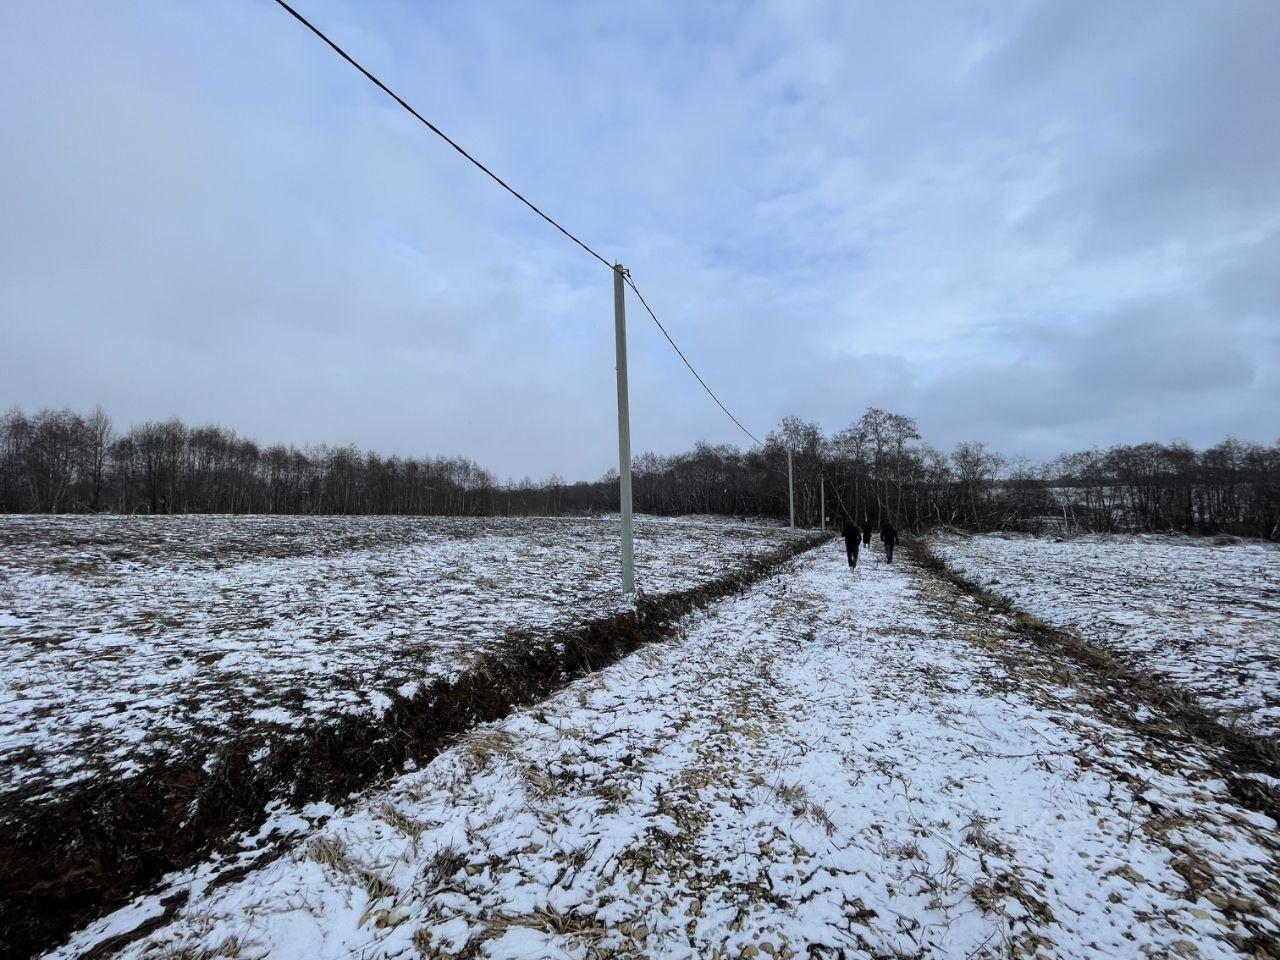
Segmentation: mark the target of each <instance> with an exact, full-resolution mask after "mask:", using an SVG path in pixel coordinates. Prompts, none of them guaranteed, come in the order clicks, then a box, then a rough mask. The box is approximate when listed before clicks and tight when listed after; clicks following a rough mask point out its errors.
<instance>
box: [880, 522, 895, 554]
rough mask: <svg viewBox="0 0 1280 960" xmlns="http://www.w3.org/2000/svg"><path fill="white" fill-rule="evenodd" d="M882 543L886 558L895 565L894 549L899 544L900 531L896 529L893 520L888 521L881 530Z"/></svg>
mask: <svg viewBox="0 0 1280 960" xmlns="http://www.w3.org/2000/svg"><path fill="white" fill-rule="evenodd" d="M880 542H881V543H883V544H884V558H885V559H886V560H888V561H889V562H890V563H893V547H894V545H895V544H896V543H897V542H898V531H897V530H895V529H894V527H893V522H892V521H891V520H886V521H885V522H884V526H882V527H881V528H880Z"/></svg>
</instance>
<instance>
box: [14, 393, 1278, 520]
mask: <svg viewBox="0 0 1280 960" xmlns="http://www.w3.org/2000/svg"><path fill="white" fill-rule="evenodd" d="M788 451H790V453H791V471H792V476H793V478H794V484H795V515H796V522H797V524H799V525H801V526H808V527H816V526H818V525H819V524H820V523H821V522H822V520H823V510H824V509H825V517H826V521H827V522H828V523H833V524H840V523H842V522H843V521H844V520H845V519H846V518H852V519H853V520H855V521H856V522H858V523H859V524H860V525H861V524H871V525H873V526H878V525H879V524H880V523H882V522H883V521H884V520H886V519H890V518H892V520H893V521H894V523H895V524H897V525H898V526H899V527H900V528H902V529H908V530H910V529H921V528H925V527H930V526H937V525H957V526H966V527H972V528H975V529H985V530H997V529H1005V530H1033V531H1043V530H1045V529H1077V530H1100V531H1124V530H1128V531H1160V530H1181V531H1186V532H1201V533H1233V534H1239V535H1245V536H1259V537H1267V538H1269V539H1278V538H1280V444H1274V445H1272V446H1261V445H1258V444H1252V443H1245V442H1242V441H1239V440H1233V439H1227V440H1224V441H1222V442H1221V443H1219V444H1217V445H1215V446H1213V447H1210V448H1208V449H1205V450H1196V449H1193V448H1192V447H1190V446H1188V445H1186V444H1180V443H1175V444H1159V443H1144V444H1137V445H1120V446H1115V447H1111V448H1110V449H1108V450H1089V451H1083V452H1078V453H1071V454H1064V455H1063V456H1060V457H1058V458H1056V459H1055V460H1053V461H1051V462H1049V463H1046V464H1040V465H1036V464H1032V463H1030V462H1028V461H1027V460H1025V459H1023V458H1014V459H1008V458H1005V457H1003V456H1001V455H1000V454H998V453H996V452H995V451H993V450H991V449H989V448H988V447H987V446H986V445H985V444H982V443H977V442H974V443H960V444H958V445H956V447H955V448H954V449H952V450H950V451H945V452H944V451H940V450H937V449H935V448H933V447H931V446H929V445H928V444H926V443H924V442H923V439H922V438H921V436H920V431H919V429H918V427H917V425H916V422H915V421H914V420H912V419H911V418H910V417H905V416H902V415H900V414H895V413H890V412H888V411H885V410H879V409H876V408H871V409H869V410H867V411H866V413H864V414H863V415H862V416H861V417H859V418H858V419H857V420H856V421H854V422H853V423H851V424H849V426H847V427H845V428H844V429H842V430H838V431H836V432H835V433H832V434H830V435H826V434H824V433H823V431H822V430H821V429H820V428H819V427H818V425H817V424H814V423H808V422H805V421H803V420H800V419H798V418H795V417H787V418H785V419H784V420H783V421H782V423H781V424H780V425H779V426H778V428H777V429H775V430H774V431H772V432H771V433H769V434H768V436H767V437H766V439H765V443H764V444H763V445H762V446H761V447H760V448H759V449H753V450H747V451H742V450H739V449H737V448H736V447H732V446H713V445H711V444H706V443H700V444H698V445H697V446H696V447H695V448H694V449H693V450H690V451H687V452H685V453H678V454H674V455H660V454H655V453H645V454H642V455H640V456H639V457H637V458H636V459H635V461H634V463H633V466H632V472H633V493H634V503H635V507H636V509H637V510H638V511H640V512H643V513H652V514H659V515H679V514H689V513H703V514H723V515H730V516H750V517H769V518H775V519H782V520H786V519H787V518H788V517H789V512H790V505H789V501H788V495H787V490H788V482H787V470H788V465H787V453H788ZM617 509H618V488H617V474H616V472H610V473H609V474H606V475H605V476H604V477H602V478H600V479H599V480H595V481H585V482H578V483H565V482H564V481H563V480H562V479H560V478H559V477H554V476H553V477H551V478H550V479H547V480H543V481H539V482H533V481H530V480H527V479H526V480H523V481H520V482H518V483H510V482H508V483H499V482H498V481H497V480H496V478H495V477H494V476H493V474H491V473H490V472H489V471H487V470H485V469H483V468H482V467H480V466H479V465H477V464H475V463H473V462H472V461H470V460H468V459H465V458H462V457H423V458H412V457H395V456H392V457H381V456H379V455H377V454H375V453H370V452H362V451H360V450H358V449H357V448H355V447H352V446H342V447H327V446H320V447H305V448H299V447H294V446H286V445H279V444H277V445H271V446H262V445H259V444H257V443H255V442H254V441H252V440H249V439H246V438H243V437H240V436H238V435H237V434H236V433H235V432H234V431H231V430H228V429H226V428H224V427H218V426H201V427H189V426H187V425H185V424H183V423H182V422H180V421H178V420H167V421H150V422H147V423H142V424H139V425H136V426H134V427H132V428H130V429H129V430H128V431H126V432H124V433H117V432H116V430H115V429H114V427H113V425H112V423H111V421H110V419H109V418H108V417H107V416H106V415H105V414H104V413H103V412H102V411H101V410H96V411H94V412H93V413H92V414H89V415H87V416H85V415H81V414H78V413H75V412H72V411H70V410H60V411H55V410H46V411H41V412H39V413H36V414H32V415H30V416H28V415H26V414H24V413H22V412H21V411H17V410H14V411H11V412H9V413H7V414H4V415H3V416H0V511H3V512H36V513H80V512H102V511H109V512H115V513H152V514H163V513H277V514H406V515H417V516H425V515H442V516H499V515H542V514H561V513H602V512H610V511H616V510H617Z"/></svg>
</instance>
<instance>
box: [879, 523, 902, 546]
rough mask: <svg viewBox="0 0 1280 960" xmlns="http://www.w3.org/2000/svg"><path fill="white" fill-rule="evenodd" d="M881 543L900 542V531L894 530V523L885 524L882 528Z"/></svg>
mask: <svg viewBox="0 0 1280 960" xmlns="http://www.w3.org/2000/svg"><path fill="white" fill-rule="evenodd" d="M880 542H881V543H897V542H898V531H897V530H895V529H894V528H893V524H892V523H885V525H884V526H883V527H881V528H880Z"/></svg>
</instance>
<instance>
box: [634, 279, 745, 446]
mask: <svg viewBox="0 0 1280 960" xmlns="http://www.w3.org/2000/svg"><path fill="white" fill-rule="evenodd" d="M626 281H627V286H629V287H630V288H631V289H632V290H633V291H634V292H635V295H636V296H637V297H638V298H639V299H640V305H641V306H642V307H644V308H645V310H646V311H647V312H648V314H649V316H651V317H653V322H654V323H656V324H657V325H658V329H659V330H661V331H662V335H663V336H664V337H666V338H667V343H669V344H671V349H672V350H674V351H675V352H676V353H677V354H679V356H680V359H681V360H683V361H684V365H685V366H686V367H688V368H689V372H690V373H692V374H693V375H694V377H696V378H697V380H698V382H699V383H700V384H702V389H703V390H705V391H707V396H709V397H710V398H711V399H712V400H714V401H715V402H716V406H718V407H719V408H720V409H721V410H723V411H724V415H725V416H726V417H728V418H729V419H730V420H732V421H733V422H734V423H736V424H737V425H738V429H739V430H741V431H742V432H743V433H745V434H746V435H747V436H748V437H750V438H751V439H752V440H754V441H755V442H756V446H759V447H763V446H764V444H763V443H761V442H760V440H759V438H758V437H757V436H756V435H755V434H754V433H752V432H751V431H750V430H748V429H747V428H746V427H744V426H743V425H742V421H741V420H739V419H738V418H737V417H735V416H734V415H733V414H732V413H730V412H729V408H728V407H726V406H725V405H724V404H723V403H721V402H720V398H719V397H717V396H716V395H715V391H713V390H712V389H711V388H710V387H708V386H707V381H705V380H703V379H702V376H701V375H700V374H699V373H698V371H697V370H695V369H693V364H692V363H690V362H689V358H688V357H686V356H685V355H684V351H683V350H681V349H680V348H679V347H678V346H676V342H675V341H674V340H672V339H671V334H669V333H667V328H666V327H664V326H663V325H662V321H661V320H659V319H658V315H657V314H656V313H654V312H653V308H652V307H650V306H649V304H648V303H647V302H646V301H645V299H644V294H642V293H641V292H640V289H639V288H638V287H637V286H636V285H635V283H634V282H633V281H632V279H631V277H630V276H627V277H626Z"/></svg>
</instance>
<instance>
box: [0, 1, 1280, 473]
mask: <svg viewBox="0 0 1280 960" xmlns="http://www.w3.org/2000/svg"><path fill="white" fill-rule="evenodd" d="M308 12H309V13H311V14H312V15H313V16H314V18H315V19H316V20H317V21H318V22H320V23H321V24H323V25H324V26H325V27H327V28H329V29H331V30H332V31H333V33H334V34H335V35H337V36H339V37H340V38H341V39H342V41H343V42H344V43H346V44H347V45H348V46H349V47H350V49H352V51H353V52H355V53H356V54H357V55H358V56H361V57H363V58H365V59H367V60H368V61H369V63H370V64H371V65H373V66H374V67H375V71H376V72H378V73H380V74H381V75H382V76H383V77H384V79H386V80H388V81H389V82H390V83H392V85H394V86H396V87H397V88H399V89H401V90H402V91H403V92H404V93H405V94H406V95H407V96H408V97H409V99H410V100H411V101H413V102H414V103H416V104H418V105H419V106H420V107H421V108H422V109H423V111H424V112H425V113H427V114H428V115H429V116H431V117H432V118H433V119H435V120H436V121H437V122H439V123H440V124H441V125H442V126H443V127H444V128H445V129H446V130H449V131H450V132H451V133H452V134H454V135H455V136H456V137H457V138H458V139H459V140H461V141H462V142H464V143H466V144H468V145H469V146H470V147H471V148H472V149H474V151H475V152H476V153H477V154H478V155H480V156H481V157H482V158H484V159H485V160H486V162H489V163H491V164H492V165H493V167H494V168H495V169H498V170H500V171H502V172H503V173H504V174H505V175H507V176H509V177H510V178H511V180H512V181H513V182H514V183H515V184H516V185H517V186H519V187H520V188H521V189H523V190H526V191H527V192H528V193H529V194H530V195H531V196H532V197H534V198H535V199H536V200H537V202H539V203H540V204H543V205H544V206H545V207H546V208H547V209H549V210H552V211H554V212H555V215H556V216H558V217H560V218H562V219H563V220H564V221H565V222H566V223H567V224H569V225H570V226H571V228H572V229H574V230H575V231H577V232H579V233H580V234H581V235H583V236H584V237H586V238H587V239H588V240H589V241H590V242H592V243H593V244H595V245H597V246H598V247H599V248H600V249H601V250H602V251H603V252H604V253H605V254H606V255H607V256H616V257H619V258H620V259H622V260H623V261H624V262H625V263H627V264H628V265H629V266H630V267H631V268H632V269H633V271H634V273H635V276H636V278H637V280H638V282H639V283H640V284H641V286H642V289H644V290H645V292H646V296H647V297H648V298H649V299H650V302H651V303H652V304H653V306H654V307H655V309H658V310H659V311H660V313H661V315H662V316H663V317H664V320H665V321H666V322H667V323H668V325H669V327H670V329H672V330H673V332H674V333H675V334H676V335H677V336H678V338H679V339H680V341H681V343H682V345H684V346H685V347H686V349H687V351H688V352H689V354H690V355H691V356H692V357H693V358H694V359H695V362H697V363H698V365H699V367H700V368H701V369H702V371H703V372H704V374H705V375H706V376H707V378H708V380H709V381H710V382H711V383H712V384H713V385H714V386H715V387H716V388H717V390H718V391H719V392H720V393H721V395H722V396H723V397H724V399H725V400H726V401H727V402H729V403H730V405H731V406H732V407H733V408H734V409H735V411H736V412H738V413H739V414H740V415H741V416H742V417H743V418H744V419H745V420H746V421H747V422H748V424H749V425H750V426H751V427H752V428H753V429H754V430H755V431H756V432H757V433H763V432H765V431H767V430H768V429H769V428H770V427H771V426H772V425H773V424H774V423H776V421H777V420H778V419H779V418H780V417H781V416H782V415H784V414H787V413H795V414H798V415H800V416H804V417H807V418H810V419H814V420H817V421H819V422H820V423H822V424H823V425H824V426H827V427H829V428H831V429H835V428H838V427H839V426H840V425H842V424H843V423H846V422H848V421H849V420H852V419H854V418H855V417H856V416H857V415H858V414H859V413H860V412H861V410H862V409H863V408H864V407H865V406H866V405H867V404H870V403H875V404H877V405H881V406H886V407H889V408H891V409H896V410H900V411H901V412H904V413H907V414H910V415H913V416H916V417H917V418H918V419H919V420H920V422H921V426H922V428H923V429H924V430H925V432H926V434H927V436H928V437H929V439H931V440H932V441H934V442H936V443H938V444H939V445H943V446H949V445H950V444H952V443H954V442H955V441H956V440H959V439H983V440H986V441H988V442H989V443H991V444H992V445H994V446H996V447H999V448H1002V449H1005V450H1008V451H1009V452H1026V453H1028V454H1031V455H1033V456H1050V455H1052V454H1054V453H1056V452H1059V451H1060V450H1061V449H1065V448H1067V447H1073V446H1087V445H1093V444H1108V443H1112V442H1116V441H1121V440H1126V441H1128V440H1140V439H1148V438H1153V439H1169V438H1172V437H1175V436H1180V437H1184V438H1186V439H1188V440H1190V441H1192V442H1199V443H1204V442H1212V441H1213V440H1215V439H1217V438H1218V437H1220V436H1221V435H1223V434H1226V433H1234V434H1238V435H1243V436H1246V437H1250V438H1253V439H1259V440H1271V439H1274V438H1275V436H1276V435H1277V434H1280V426H1277V424H1276V421H1275V416H1274V413H1273V411H1274V410H1275V409H1277V405H1278V403H1280V387H1278V386H1277V384H1278V383H1280V372H1278V371H1280V349H1278V344H1277V334H1276V331H1277V330H1278V329H1280V287H1278V286H1277V281H1276V277H1277V276H1278V275H1280V273H1278V272H1277V271H1276V269H1275V266H1274V265H1275V263H1276V262H1277V258H1278V257H1280V247H1278V246H1277V237H1280V174H1278V173H1277V171H1278V170H1280V127H1277V125H1276V124H1275V123H1274V121H1273V120H1272V119H1271V118H1270V113H1271V112H1272V110H1273V107H1272V106H1271V104H1273V103H1274V102H1275V100H1276V99H1277V98H1280V65H1278V64H1277V63H1276V58H1275V57H1274V56H1272V53H1273V52H1274V50H1275V49H1276V48H1277V47H1280V17H1278V16H1277V15H1276V13H1275V7H1274V5H1273V4H1271V3H1270V2H1269V0H1242V2H1240V3H1235V4H1231V5H1229V6H1227V7H1208V6H1205V5H1203V4H1196V3H1190V2H1186V3H1181V2H1175V3H1171V4H1162V5H1161V6H1160V7H1159V8H1153V7H1152V6H1150V5H1149V4H1138V3H1114V4H1103V3H1096V4H1095V3H1085V4H1080V3H1065V2H1061V3H1060V2H1052V3H1037V2H1020V3H1006V2H991V3H977V4H972V5H966V6H965V7H964V8H963V9H962V8H961V7H959V6H949V5H941V6H940V5H936V4H902V5H894V6H893V7H886V6H885V5H882V4H848V3H829V4H827V3H823V4H817V3H815V4H795V3H791V2H777V3H759V4H754V5H750V6H745V7H715V6H705V5H691V6H687V7H676V8H670V9H661V8H656V7H641V8H610V7H578V6H575V7H555V6H546V5H527V4H516V3H511V4H504V5H497V6H495V5H491V4H486V5H467V4H452V3H449V4H437V5H432V6H430V7H419V6H417V5H411V4H403V3H394V2H390V3H377V4H356V3H353V2H349V0H316V2H315V3H314V4H311V5H309V6H308ZM0 54H3V55H0V124H2V125H3V131H4V137H5V146H6V148H5V149H4V150H3V151H0V210H3V212H4V221H5V229H4V230H3V231H0V338H2V340H3V344H4V348H3V350H2V351H0V405H10V404H21V405H24V406H26V407H36V406H43V405H52V406H62V405H72V406H77V407H82V408H84V407H89V406H92V405H93V404H94V403H101V404H103V405H104V406H105V407H106V408H107V409H108V410H110V411H112V412H113V413H114V414H115V415H116V416H117V418H118V419H121V420H123V421H124V422H126V423H127V422H129V421H132V420H138V419H144V418H149V417H164V416H169V415H173V414H176V415H180V416H183V417H184V418H187V419H190V420H193V421H208V420H214V421H220V422H224V423H226V424H228V425H231V426H234V427H236V428H237V429H239V430H240V431H242V432H245V433H248V434H251V435H254V436H257V437H260V438H261V439H263V440H267V441H274V440H285V441H293V442H331V443H344V442H355V443H359V444H361V445H364V446H368V447H373V448H376V449H380V450H383V451H386V452H399V453H421V452H441V453H452V452H458V453H464V454H467V455H470V456H473V457H475V458H477V459H479V460H481V461H482V462H484V463H487V464H489V465H491V466H493V467H494V468H496V469H497V470H498V471H499V472H500V473H502V474H504V475H516V476H519V475H522V474H525V473H529V474H534V475H542V474H546V473H550V472H552V471H555V472H559V473H561V474H565V475H569V476H591V475H596V474H598V473H600V472H602V471H603V470H604V469H605V468H607V467H608V466H609V465H610V463H611V462H612V459H613V456H614V449H615V448H614V438H613V434H612V430H613V418H614V411H613V408H612V403H613V385H612V362H613V358H612V326H611V302H612V301H611V290H610V279H609V276H608V274H607V272H605V271H603V270H602V269H601V268H600V267H599V265H598V264H594V263H593V262H592V261H590V260H588V259H587V258H585V257H583V256H581V254H580V252H579V251H577V250H576V248H574V247H573V246H572V245H570V244H568V243H566V242H564V241H563V239H562V238H561V237H559V236H558V235H557V234H555V233H554V231H551V230H549V229H548V228H547V227H546V226H545V225H544V224H542V223H540V222H538V221H537V220H536V219H535V218H533V217H531V216H530V215H528V213H527V211H524V210H523V209H521V208H520V207H519V206H518V205H517V204H515V203H514V202H513V201H511V200H510V198H509V197H506V196H504V195H503V194H501V193H500V192H499V191H497V190H496V189H494V188H493V187H492V185H491V184H489V183H487V182H485V181H484V179H483V178H482V177H480V176H479V175H478V174H477V173H476V172H475V171H474V170H472V169H471V168H469V167H468V166H467V165H466V164H465V163H462V162H461V161H460V159H459V158H458V157H457V156H456V155H454V154H453V153H452V152H451V151H449V150H448V149H447V148H444V147H443V146H442V145H441V144H440V143H439V142H438V141H436V140H435V139H434V138H432V137H431V136H430V135H429V134H428V133H427V132H426V131H425V130H423V129H422V128H421V127H419V126H417V125H416V124H414V123H412V122H411V121H409V120H408V119H407V118H405V117H404V115H403V114H401V113H400V112H399V111H398V110H397V109H396V108H394V107H393V106H389V105H388V104H387V103H385V102H384V101H383V100H382V99H380V98H379V97H378V96H377V95H376V92H374V91H372V90H371V88H368V85H367V84H364V83H363V82H362V81H360V79H359V78H358V77H356V76H355V75H354V74H353V73H352V72H351V71H350V70H349V68H345V67H344V66H343V65H342V64H341V63H340V62H339V61H337V60H336V58H334V57H333V56H332V54H331V53H329V52H328V51H326V50H325V49H324V48H323V47H321V46H320V45H319V44H318V43H317V42H316V41H315V40H314V38H311V37H309V36H307V35H306V34H305V33H303V32H302V31H300V30H299V29H298V28H297V26H296V24H294V23H292V21H290V20H289V19H288V18H287V17H284V16H282V15H281V14H280V12H279V11H278V10H276V9H275V8H274V6H273V5H271V4H266V3H261V2H254V0H235V2H230V3H225V4H215V5H202V6H192V5H176V6H175V5H173V4H165V3H162V2H159V0H133V2H128V3H121V4H113V5H111V8H110V9H109V10H108V9H107V8H105V7H102V6H101V5H96V4H92V3H89V2H87V0H55V2H51V3H47V4H35V5H11V6H10V7H9V8H6V9H5V10H4V11H3V12H2V13H0ZM630 316H631V348H632V365H633V366H632V384H633V391H632V392H633V404H634V410H633V424H634V432H635V436H634V445H635V447H636V448H637V449H650V448H653V449H659V450H673V449H678V448H681V447H686V446H688V445H690V444H692V443H693V442H694V441H695V440H697V439H708V440H711V441H713V442H725V441H728V442H735V443H742V442H744V441H745V438H743V437H742V436H741V435H739V434H736V430H735V428H734V427H733V426H732V425H731V424H729V423H728V422H727V421H726V420H725V419H724V418H723V417H722V415H721V414H720V413H719V411H718V410H717V409H716V408H715V407H714V406H713V405H712V404H711V402H710V401H709V400H708V399H707V398H706V397H705V396H704V395H702V394H701V391H700V388H699V387H698V386H697V384H696V383H694V382H693V381H692V379H691V378H690V377H689V376H688V374H687V372H686V371H685V370H684V368H683V366H682V365H681V364H680V363H679V361H678V360H677V359H676V358H675V357H674V356H672V355H671V353H670V351H669V349H668V348H667V346H666V344H665V341H663V340H662V339H661V337H660V336H659V335H658V334H657V333H656V331H655V330H653V329H652V328H651V326H650V325H649V324H647V323H646V321H645V318H644V317H643V315H642V314H641V312H640V310H639V306H638V304H634V303H633V304H632V305H631V307H630Z"/></svg>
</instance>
